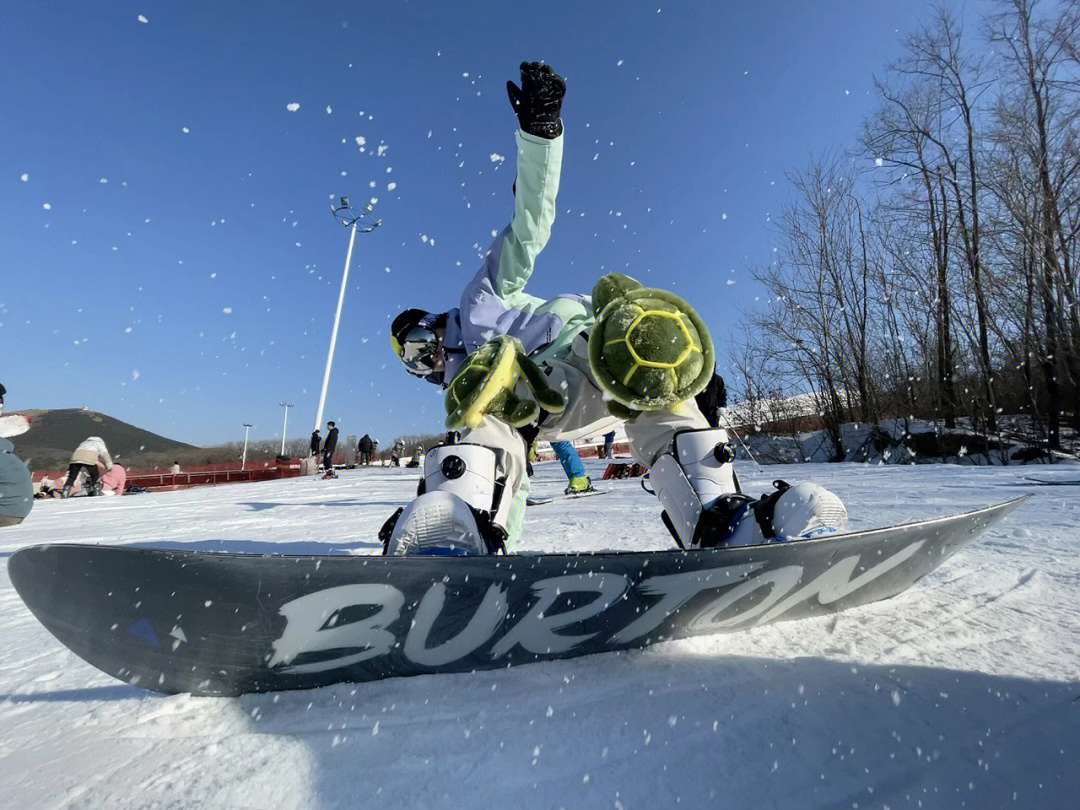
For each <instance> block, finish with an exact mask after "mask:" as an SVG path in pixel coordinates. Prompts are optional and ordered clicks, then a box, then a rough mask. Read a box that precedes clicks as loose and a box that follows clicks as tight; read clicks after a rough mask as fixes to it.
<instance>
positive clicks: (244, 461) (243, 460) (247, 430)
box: [240, 422, 285, 470]
mask: <svg viewBox="0 0 1080 810" xmlns="http://www.w3.org/2000/svg"><path fill="white" fill-rule="evenodd" d="M250 432H251V425H249V424H248V423H247V422H244V452H243V454H242V455H241V456H240V469H241V470H243V469H244V468H245V467H246V466H247V440H248V433H250ZM284 435H285V434H284V433H282V436H284Z"/></svg>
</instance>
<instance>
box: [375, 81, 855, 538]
mask: <svg viewBox="0 0 1080 810" xmlns="http://www.w3.org/2000/svg"><path fill="white" fill-rule="evenodd" d="M565 91H566V84H565V82H564V81H563V80H562V78H561V77H559V76H558V75H557V74H556V73H555V72H554V71H553V70H552V69H551V68H550V67H549V66H547V65H541V64H538V63H536V62H530V63H523V64H522V65H521V87H518V86H517V85H515V84H513V83H512V82H507V92H508V94H509V96H510V104H511V106H512V107H513V109H514V112H515V113H516V115H517V117H518V122H519V124H520V127H521V128H520V130H519V131H518V133H517V179H516V182H515V187H514V192H515V195H514V214H513V217H512V219H511V222H510V225H509V226H508V227H506V228H504V229H503V230H502V231H501V232H500V233H499V234H498V236H497V237H496V238H495V242H494V244H493V245H492V246H491V248H490V249H489V250H488V252H487V254H486V257H485V259H484V263H483V266H482V267H481V269H480V271H479V273H478V274H477V275H476V277H475V278H474V279H473V280H472V282H470V283H469V285H468V286H467V287H466V289H465V292H464V293H463V295H462V297H461V304H460V306H459V307H458V308H456V309H452V310H450V311H448V312H444V313H441V314H432V313H429V312H426V311H424V310H419V309H409V310H406V311H404V312H402V313H401V314H400V315H398V316H397V317H396V318H395V319H394V321H393V323H392V324H391V329H390V335H391V344H392V346H393V348H394V351H395V353H396V354H397V356H398V357H399V359H400V360H401V362H402V363H403V364H404V365H405V367H406V370H408V371H409V372H410V373H411V374H414V375H416V376H419V377H422V378H424V379H426V380H428V381H429V382H432V383H435V384H438V385H441V386H444V387H447V386H449V390H448V392H447V398H446V407H447V412H448V414H449V416H448V419H447V426H448V427H450V428H451V429H455V428H461V434H460V437H457V436H454V435H453V434H451V435H450V436H449V437H448V442H447V443H446V444H443V445H439V446H437V447H435V448H433V449H432V450H431V452H430V453H428V456H427V463H426V464H425V470H424V482H423V485H422V493H423V494H421V495H419V496H418V497H417V499H416V500H414V501H413V502H412V503H410V504H409V505H408V506H407V507H405V508H404V509H403V510H398V511H397V512H395V513H394V514H393V515H392V516H391V517H390V518H389V519H388V520H387V522H386V524H385V525H384V527H383V530H382V531H381V532H380V536H381V537H383V538H384V542H385V543H386V550H387V552H388V553H391V554H406V553H412V552H415V551H421V552H423V551H428V552H432V551H443V552H449V553H485V552H489V551H495V550H499V549H501V548H505V547H506V544H507V543H512V542H513V541H514V540H515V539H516V538H517V537H518V536H519V534H520V531H521V522H522V518H523V514H524V508H525V500H526V498H527V496H528V492H529V480H528V476H527V475H526V472H525V469H526V467H525V465H526V458H527V451H528V445H529V443H531V441H532V440H533V439H534V438H535V437H537V436H538V437H539V438H541V439H546V440H548V441H564V440H565V441H572V440H573V439H575V438H580V437H582V436H585V435H589V434H594V433H596V432H598V431H601V430H610V429H611V428H612V427H614V425H615V424H617V423H618V422H619V421H621V420H626V433H627V438H628V439H629V442H630V449H631V452H632V454H633V456H634V458H635V460H637V461H638V462H639V463H641V464H643V465H645V466H648V467H650V468H651V470H650V481H651V484H652V489H653V491H654V493H655V494H656V496H657V498H658V500H659V501H660V505H661V507H662V508H663V515H662V517H663V520H664V523H665V525H666V526H667V528H668V530H669V531H670V532H671V534H672V535H673V537H674V538H675V540H676V542H677V543H678V544H679V545H680V546H684V547H687V548H692V547H694V548H696V547H710V546H721V545H746V544H753V543H760V542H764V541H766V540H769V539H772V538H794V537H801V536H806V535H807V534H808V533H812V532H818V531H821V532H825V531H834V530H836V529H837V528H839V527H841V526H842V525H843V524H844V522H845V521H846V517H847V515H846V511H845V510H844V507H843V504H842V503H841V502H840V500H839V499H838V498H837V497H836V496H835V495H833V494H832V493H830V492H827V491H826V490H824V489H822V488H821V487H818V486H816V485H813V484H800V485H798V486H796V487H787V485H786V484H784V485H783V486H782V487H778V488H777V490H776V491H775V492H773V493H771V494H769V495H767V496H764V497H762V498H761V499H758V500H754V499H752V498H750V497H748V496H745V495H742V494H741V492H740V488H739V485H738V479H737V478H736V476H735V471H734V468H733V466H732V464H731V461H732V459H733V458H734V451H733V449H732V447H731V445H730V444H729V443H728V437H727V432H726V431H725V430H723V429H722V428H713V427H710V425H709V422H708V420H706V418H705V417H704V416H702V414H701V411H700V410H699V409H698V406H697V404H696V403H695V401H694V397H695V396H696V395H697V394H699V393H701V391H702V390H703V389H704V388H705V387H706V386H707V385H708V383H709V382H710V380H711V379H712V377H713V374H714V369H713V349H712V342H711V338H709V335H708V330H707V329H706V327H705V325H704V322H703V321H702V320H701V318H700V316H698V314H697V313H696V312H695V311H694V310H693V308H692V307H691V306H690V305H689V304H687V303H686V302H685V301H683V300H682V299H680V298H678V297H677V296H674V295H672V294H671V293H669V292H666V291H664V290H655V289H647V288H644V287H643V286H642V285H641V284H640V283H638V282H637V281H635V280H634V279H631V278H629V277H627V276H623V275H617V274H616V275H609V276H604V277H603V278H602V279H600V281H599V282H598V283H597V284H596V286H595V287H594V288H593V294H592V296H591V297H590V296H585V295H560V296H557V297H555V298H554V299H551V300H548V301H545V300H544V299H541V298H537V297H535V296H531V295H528V294H526V293H525V291H524V287H525V284H526V282H527V281H528V280H529V277H530V276H531V275H532V272H533V269H534V264H535V261H536V258H537V256H538V255H539V253H540V251H541V250H542V249H543V248H544V246H545V245H546V244H547V241H548V238H549V236H550V233H551V225H552V223H553V221H554V219H555V210H556V206H555V200H556V195H557V193H558V189H559V180H560V171H561V166H562V150H563V138H562V132H563V127H562V121H561V120H560V118H559V113H560V110H561V107H562V100H563V95H564V94H565ZM519 376H520V377H522V378H523V381H522V384H520V385H519V384H518V382H517V381H518V378H519ZM523 432H527V433H528V439H527V438H526V437H525V436H523ZM469 471H471V472H472V473H473V474H472V475H471V476H469V475H467V473H468V472H469ZM450 547H452V548H450Z"/></svg>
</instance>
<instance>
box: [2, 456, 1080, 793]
mask: <svg viewBox="0 0 1080 810" xmlns="http://www.w3.org/2000/svg"><path fill="white" fill-rule="evenodd" d="M737 466H739V473H740V477H741V478H742V480H743V483H744V486H745V487H746V489H747V490H748V491H750V492H751V493H758V492H760V491H764V490H765V489H766V488H767V487H768V485H769V482H770V481H771V480H772V479H773V478H788V480H800V479H806V478H813V479H815V480H817V481H819V482H821V483H823V484H824V485H826V486H828V487H830V488H831V489H833V490H834V491H835V492H837V493H838V494H839V495H840V496H841V497H842V498H843V499H844V500H845V501H846V502H847V504H848V507H849V511H850V513H851V517H852V524H853V527H854V528H867V527H871V526H880V525H886V524H891V523H897V522H902V521H906V520H911V519H915V518H924V517H931V516H935V515H942V514H947V513H953V512H958V511H962V510H965V509H969V508H973V507H978V506H985V505H987V504H990V503H994V502H998V501H1002V500H1006V499H1008V498H1011V497H1014V496H1016V495H1017V494H1020V493H1029V494H1031V495H1032V496H1033V497H1032V499H1031V500H1030V501H1029V502H1028V503H1027V504H1026V505H1025V506H1023V507H1022V508H1021V510H1020V511H1019V512H1017V513H1015V514H1014V515H1013V516H1011V517H1010V518H1009V519H1008V520H1007V521H1006V522H1005V523H1004V524H1003V525H1002V526H1000V527H997V528H995V529H993V530H991V531H990V532H988V533H987V534H986V535H984V536H983V537H982V538H981V539H980V540H978V541H977V542H976V543H975V544H974V545H972V546H969V547H968V548H967V549H965V550H964V551H962V552H960V554H959V555H958V556H957V557H955V558H953V559H952V560H950V561H949V562H948V563H946V564H945V565H944V566H943V567H942V568H940V569H938V571H936V572H934V573H933V574H931V575H929V576H927V577H926V578H925V579H924V580H922V581H921V582H919V583H918V584H917V585H916V586H915V587H913V588H912V589H910V590H909V591H907V592H906V593H904V594H901V595H900V596H898V597H896V598H894V599H892V600H889V601H886V602H879V603H877V604H873V605H869V606H865V607H862V608H857V609H853V610H850V611H847V612H845V613H840V614H837V615H834V616H831V617H826V618H822V619H811V620H805V621H802V622H790V623H782V624H776V625H771V626H767V627H761V628H757V629H753V630H748V631H745V632H742V633H736V634H731V635H721V636H713V637H707V638H698V639H691V640H685V641H676V642H668V643H664V644H660V645H657V646H655V647H652V648H649V649H647V650H644V651H636V652H630V653H621V654H608V655H599V656H591V657H586V658H581V659H576V660H572V661H560V662H553V663H543V664H533V665H529V666H523V667H518V668H515V669H511V670H503V671H493V672H480V673H475V674H463V675H432V676H424V677H417V678H403V679H395V680H387V681H381V682H376V683H368V684H362V685H350V684H342V685H337V686H333V687H327V688H325V689H319V690H313V691H307V692H287V693H280V694H275V695H250V696H245V697H242V698H237V699H225V698H192V697H189V696H174V697H165V696H161V695H156V694H152V693H149V692H144V691H142V690H140V689H137V688H135V687H131V686H127V685H126V684H123V683H121V682H119V681H115V680H113V679H111V678H109V677H108V676H106V675H104V674H102V673H100V672H98V671H97V670H95V669H93V668H92V667H90V666H89V665H88V664H85V663H83V662H82V661H81V660H80V659H78V658H76V657H75V656H74V655H73V654H71V653H69V652H67V651H66V650H65V649H64V648H63V647H61V646H60V644H59V643H58V642H56V641H55V640H54V639H53V638H52V637H51V636H50V635H49V634H48V633H47V632H46V631H45V630H44V629H43V628H42V627H41V626H40V625H39V624H38V623H37V622H36V621H35V620H34V619H33V617H32V616H31V615H30V613H29V612H28V611H27V610H26V609H25V608H24V607H23V605H22V603H21V601H20V600H19V598H18V596H17V595H16V594H15V592H14V590H13V589H12V588H11V583H10V580H9V579H8V577H7V560H8V558H9V557H10V556H11V553H12V552H13V551H15V550H16V549H18V548H21V547H23V546H26V545H30V544H33V543H44V542H60V541H64V542H69V541H78V542H87V543H115V544H150V545H171V546H182V547H186V548H198V549H206V550H229V551H262V552H267V551H270V552H281V553H305V554H306V553H339V554H370V553H376V551H377V541H376V539H375V533H376V531H377V529H378V527H379V525H380V524H381V522H382V520H383V519H384V518H385V516H386V515H387V514H388V513H389V512H390V511H391V510H392V509H393V508H394V507H396V506H397V505H399V504H401V503H403V502H405V501H406V500H408V499H409V497H410V495H411V493H412V492H414V491H415V484H416V479H417V476H416V474H415V472H414V471H406V470H390V469H370V470H363V471H353V472H345V473H343V474H342V476H341V478H339V479H338V480H336V481H321V480H311V479H302V480H298V479H292V480H286V481H277V482H269V483H259V484H236V485H229V486H221V487H217V488H204V489H191V490H186V491H180V492H172V493H160V494H148V495H139V496H136V497H125V498H112V499H107V498H99V499H97V500H83V499H79V500H72V501H67V502H58V501H51V502H45V503H39V504H37V505H36V506H35V508H34V511H33V513H32V514H31V515H30V517H29V518H28V519H27V521H26V522H25V523H24V524H23V525H21V526H18V527H15V528H9V529H0V638H2V639H3V645H2V651H3V656H2V658H0V786H2V787H0V806H2V807H10V808H110V810H121V809H122V808H147V807H161V808H338V807H341V808H345V807H348V808H360V807H362V808H381V807H385V808H399V807H400V808H428V807H438V808H442V807H446V808H472V807H483V808H494V807H506V806H515V807H523V808H533V807H543V808H560V807H565V808H590V809H591V808H625V810H631V809H632V808H648V809H649V810H656V808H667V807H687V808H703V807H740V808H741V807H747V808H751V807H752V808H893V809H894V810H895V809H896V808H908V807H912V808H915V807H921V808H959V807H971V808H997V807H1006V806H1008V807H1031V808H1039V810H1050V808H1064V807H1076V806H1077V801H1078V799H1077V797H1078V796H1080V768H1078V767H1077V762H1078V760H1080V497H1078V496H1080V487H1075V486H1063V487H1048V486H1044V487H1040V486H1031V485H1029V484H1027V483H1026V482H1024V480H1023V479H1024V476H1027V475H1039V476H1040V477H1044V478H1053V477H1058V478H1062V479H1080V467H1076V466H1073V467H1055V468H1047V467H1041V468H1031V467H1026V468H1025V467H1005V468H1001V467H998V468H982V467H956V466H952V465H931V466H916V467H895V466H888V467H878V466H864V465H856V464H837V465H818V464H810V465H792V466H783V465H774V466H770V467H768V468H766V469H765V470H764V471H761V470H758V469H756V468H754V467H753V466H752V465H749V464H748V463H740V464H739V465H737ZM600 469H601V464H600V463H595V462H594V463H593V464H592V465H591V472H592V474H593V476H594V479H595V478H599V471H600ZM562 485H563V484H562V474H561V471H560V470H559V468H558V466H557V465H555V464H545V465H541V466H540V467H539V469H538V476H537V481H536V484H535V490H536V491H538V492H540V493H544V492H552V491H561V488H562ZM601 486H604V487H610V488H611V489H612V490H613V494H611V495H608V496H606V497H601V498H589V499H582V500H576V501H571V502H562V501H556V502H555V503H553V504H550V505H546V506H541V507H536V508H533V509H531V510H530V513H529V515H528V518H527V522H526V527H527V528H526V536H527V538H528V540H527V542H526V543H525V546H526V547H527V548H528V549H529V550H540V551H570V550H574V549H613V548H620V549H621V548H639V549H641V548H668V547H670V541H669V539H668V537H667V534H666V532H665V530H664V529H663V528H662V527H661V525H660V522H659V520H658V516H657V507H656V502H655V500H654V499H653V498H651V497H650V496H648V495H646V494H645V493H644V492H643V491H642V490H641V488H640V486H639V484H638V482H637V481H614V482H603V483H602V484H601Z"/></svg>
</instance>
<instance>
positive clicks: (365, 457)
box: [356, 433, 375, 467]
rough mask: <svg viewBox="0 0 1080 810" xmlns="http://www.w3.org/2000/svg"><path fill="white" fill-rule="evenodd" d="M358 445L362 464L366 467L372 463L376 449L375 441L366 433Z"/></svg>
mask: <svg viewBox="0 0 1080 810" xmlns="http://www.w3.org/2000/svg"><path fill="white" fill-rule="evenodd" d="M356 447H357V450H358V451H359V453H360V465H361V466H362V467H366V466H368V465H369V464H371V454H372V453H373V452H374V450H375V442H373V441H372V440H371V437H370V436H369V435H367V434H366V433H365V434H364V435H363V436H361V437H360V441H359V442H358V443H357V445H356Z"/></svg>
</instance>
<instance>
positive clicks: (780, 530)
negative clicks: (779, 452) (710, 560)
mask: <svg viewBox="0 0 1080 810" xmlns="http://www.w3.org/2000/svg"><path fill="white" fill-rule="evenodd" d="M734 458H735V449H734V447H733V446H732V445H731V444H730V443H729V442H728V436H727V431H726V430H724V429H723V428H709V429H702V430H688V431H681V432H679V433H676V434H675V438H674V439H673V440H672V452H671V453H665V454H664V455H662V456H660V458H658V459H657V460H656V463H654V464H653V466H652V469H651V470H650V471H649V481H650V483H651V484H652V488H653V492H654V493H655V494H656V497H657V498H658V499H659V501H660V505H661V506H662V507H663V509H664V512H663V515H662V517H663V520H664V525H665V526H667V528H668V531H670V532H671V534H672V536H673V537H674V538H675V542H676V543H678V544H679V546H680V548H687V549H689V548H716V547H720V546H725V547H727V546H749V545H757V544H760V543H766V542H775V541H779V540H793V539H805V538H807V537H815V536H818V535H820V534H826V533H832V532H836V531H839V530H841V529H842V528H843V527H844V526H845V525H846V523H847V510H846V509H845V508H844V504H843V503H842V502H841V501H840V499H839V498H837V497H836V496H835V495H834V494H833V493H831V492H829V491H828V490H826V489H824V488H822V487H820V486H818V485H817V484H809V483H803V484H797V485H796V486H790V485H788V484H787V483H786V482H784V481H776V482H774V486H775V487H776V490H775V491H774V492H773V493H771V494H767V495H764V496H763V497H761V498H760V499H758V500H755V499H753V498H751V497H749V496H748V495H744V494H743V493H742V490H741V488H740V486H739V480H738V477H737V476H736V475H735V469H734V467H733V466H732V463H731V462H732V461H733V460H734Z"/></svg>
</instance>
